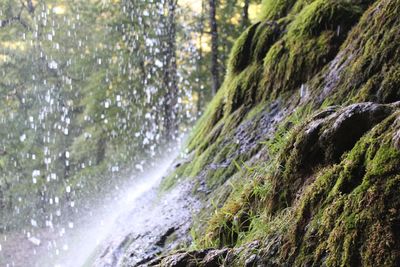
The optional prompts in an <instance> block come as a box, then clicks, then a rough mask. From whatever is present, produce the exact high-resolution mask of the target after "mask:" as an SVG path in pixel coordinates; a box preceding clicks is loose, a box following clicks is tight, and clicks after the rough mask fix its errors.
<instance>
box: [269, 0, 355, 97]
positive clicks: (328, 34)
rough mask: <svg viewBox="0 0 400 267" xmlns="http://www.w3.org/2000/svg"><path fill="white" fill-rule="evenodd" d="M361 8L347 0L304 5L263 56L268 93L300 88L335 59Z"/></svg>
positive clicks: (270, 94) (278, 93) (320, 1)
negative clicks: (281, 35) (285, 30)
mask: <svg viewBox="0 0 400 267" xmlns="http://www.w3.org/2000/svg"><path fill="white" fill-rule="evenodd" d="M360 11H361V9H360V8H359V6H358V5H355V4H350V3H348V2H347V1H330V0H317V1H314V2H313V3H311V4H310V5H307V6H305V7H304V8H303V9H302V10H301V12H300V13H299V14H298V15H297V16H296V17H295V19H294V20H293V21H292V22H291V23H290V24H289V25H288V27H287V33H286V34H285V35H284V36H283V37H282V38H281V39H280V40H279V41H278V42H276V43H275V44H274V45H273V46H272V47H271V49H270V50H269V51H268V53H267V55H266V57H265V59H264V69H265V71H264V79H263V81H264V83H263V87H265V88H266V89H265V90H266V91H267V93H266V95H267V97H268V96H271V97H272V98H276V97H278V96H279V95H281V94H282V92H285V91H288V90H294V89H297V88H298V87H300V86H301V84H303V83H305V82H306V81H307V80H309V79H310V78H311V77H313V76H314V75H315V74H316V73H317V72H318V71H320V70H321V68H322V67H323V66H324V65H326V64H327V63H328V62H329V61H330V60H332V59H333V57H334V56H335V55H336V53H337V51H338V50H339V47H340V45H341V43H342V42H343V41H344V39H345V37H346V34H347V32H348V31H349V29H350V28H351V27H352V26H353V25H354V23H355V22H356V21H357V20H358V18H359V16H360V15H361V12H360ZM339 30H340V31H339ZM271 81H274V82H271Z"/></svg>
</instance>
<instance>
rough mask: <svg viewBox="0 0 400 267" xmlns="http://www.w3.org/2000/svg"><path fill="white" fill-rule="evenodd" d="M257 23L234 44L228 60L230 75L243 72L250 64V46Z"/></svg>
mask: <svg viewBox="0 0 400 267" xmlns="http://www.w3.org/2000/svg"><path fill="white" fill-rule="evenodd" d="M258 25H259V23H257V24H254V25H252V26H250V27H249V28H248V29H247V30H246V31H245V32H244V33H243V34H242V35H241V36H240V37H239V39H237V41H236V42H235V44H234V46H233V48H232V52H231V55H230V59H229V65H228V72H229V73H230V75H233V74H237V73H239V72H241V71H242V70H244V69H245V68H246V67H247V66H248V65H249V64H250V62H251V46H252V42H253V36H254V33H255V32H256V30H257V27H258Z"/></svg>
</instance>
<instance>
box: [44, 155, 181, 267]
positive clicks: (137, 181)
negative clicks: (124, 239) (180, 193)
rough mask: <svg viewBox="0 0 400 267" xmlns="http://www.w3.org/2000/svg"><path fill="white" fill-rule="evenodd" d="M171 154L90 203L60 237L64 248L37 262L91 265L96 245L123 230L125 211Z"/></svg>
mask: <svg viewBox="0 0 400 267" xmlns="http://www.w3.org/2000/svg"><path fill="white" fill-rule="evenodd" d="M175 155H177V153H176V152H169V153H168V159H163V160H159V161H158V162H157V163H156V164H154V165H153V166H151V170H146V172H144V173H143V174H142V175H141V176H140V177H135V178H134V179H132V182H130V183H128V184H126V185H125V186H124V189H123V190H120V191H119V192H118V195H117V196H115V197H114V199H113V200H112V201H110V202H109V203H106V204H105V205H104V206H102V207H93V208H92V210H93V215H91V216H88V215H86V216H84V218H83V219H82V222H81V223H80V225H78V226H77V227H75V228H74V229H72V230H71V231H69V233H68V235H66V237H65V238H64V240H62V242H63V243H64V244H66V245H67V246H68V250H66V251H64V252H61V254H60V255H51V254H52V253H46V254H45V255H40V256H41V257H43V256H44V257H45V261H44V262H40V264H39V266H60V267H73V266H84V265H85V264H86V265H88V266H92V264H91V261H92V260H95V259H96V258H97V257H98V256H99V255H97V254H96V252H101V250H98V249H100V248H101V246H102V245H104V242H105V241H108V242H110V240H108V239H110V238H111V239H112V238H116V237H119V236H120V235H121V234H124V233H122V232H121V231H122V228H121V226H123V225H129V224H130V223H131V222H130V221H126V220H130V219H132V218H130V217H128V216H126V215H127V214H129V213H130V212H131V211H132V210H134V209H135V206H137V205H141V204H143V203H137V200H138V199H139V198H140V197H141V196H143V195H144V194H146V193H148V192H149V191H150V190H151V189H153V188H155V187H156V186H157V185H158V184H159V182H160V181H161V178H162V177H163V175H165V174H166V172H167V170H168V168H169V167H170V166H171V163H172V160H171V159H173V158H174V157H175ZM143 215H145V214H143ZM49 255H51V256H50V257H49Z"/></svg>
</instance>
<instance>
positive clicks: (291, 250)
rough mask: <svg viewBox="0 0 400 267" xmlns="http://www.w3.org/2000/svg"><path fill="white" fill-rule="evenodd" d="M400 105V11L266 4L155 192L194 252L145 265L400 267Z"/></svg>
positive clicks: (361, 1) (327, 2)
mask: <svg viewBox="0 0 400 267" xmlns="http://www.w3.org/2000/svg"><path fill="white" fill-rule="evenodd" d="M399 100H400V1H399V0H376V1H374V0H351V1H348V0H266V1H264V2H263V6H262V18H261V19H260V22H259V23H256V24H254V25H252V26H251V27H249V28H248V29H247V30H246V31H245V32H244V33H243V34H242V35H241V37H240V38H239V39H238V40H237V42H236V44H235V46H234V48H233V51H232V53H231V56H230V62H229V70H228V73H227V75H226V79H225V82H224V84H223V85H222V87H221V88H220V90H219V92H218V94H217V95H216V96H215V98H214V99H213V100H212V102H211V103H210V105H209V106H208V108H207V110H206V112H205V114H204V116H203V117H202V118H201V120H200V121H199V122H198V124H197V126H196V128H195V129H194V131H193V133H192V134H191V137H190V139H189V141H188V144H187V147H186V151H185V152H186V155H185V156H183V157H182V158H181V159H180V160H179V161H178V163H177V164H176V168H175V170H174V171H173V172H172V173H170V175H169V176H168V177H166V178H165V179H164V181H163V184H162V191H163V192H164V193H165V192H168V191H169V190H172V188H174V187H176V186H177V185H178V184H182V183H191V184H192V185H193V186H192V188H191V190H190V192H191V194H193V195H194V196H196V198H197V199H200V200H201V201H202V203H203V207H202V208H201V210H200V211H199V212H197V213H196V214H195V216H194V219H193V223H192V227H191V230H190V232H191V237H192V240H193V241H192V245H191V247H190V248H188V249H185V250H181V251H177V252H175V253H173V254H170V255H164V256H162V257H159V258H157V259H153V261H150V262H149V261H146V262H145V264H146V265H161V266H219V265H225V266H400V194H399V190H400V102H397V101H399ZM164 254H165V253H164Z"/></svg>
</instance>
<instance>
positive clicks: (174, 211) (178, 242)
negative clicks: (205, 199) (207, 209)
mask: <svg viewBox="0 0 400 267" xmlns="http://www.w3.org/2000/svg"><path fill="white" fill-rule="evenodd" d="M191 190H192V184H191V183H189V182H187V183H183V184H181V185H179V186H177V187H176V188H174V189H173V190H172V191H171V192H168V194H165V195H158V192H157V189H153V190H152V191H151V192H147V193H146V194H145V195H143V196H142V197H141V198H140V199H138V201H137V205H136V206H135V207H133V209H132V210H131V211H130V212H129V213H128V214H127V215H125V216H124V217H121V218H120V219H119V220H118V224H119V226H120V227H119V228H118V229H119V230H118V232H117V233H113V235H112V238H110V239H108V240H107V241H106V242H104V244H105V245H103V247H102V248H101V251H102V252H101V253H100V256H99V257H98V258H97V260H96V262H95V264H94V266H96V267H112V266H147V265H148V264H149V262H151V261H152V260H154V259H155V258H156V257H157V256H160V255H162V254H165V253H168V252H171V251H172V250H176V249H178V248H179V247H181V246H183V245H185V244H189V243H190V241H191V240H190V235H189V234H188V232H189V229H190V225H191V222H192V215H193V214H196V213H197V212H198V211H199V210H200V209H201V204H200V201H199V200H197V199H196V198H195V197H194V196H192V194H191Z"/></svg>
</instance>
